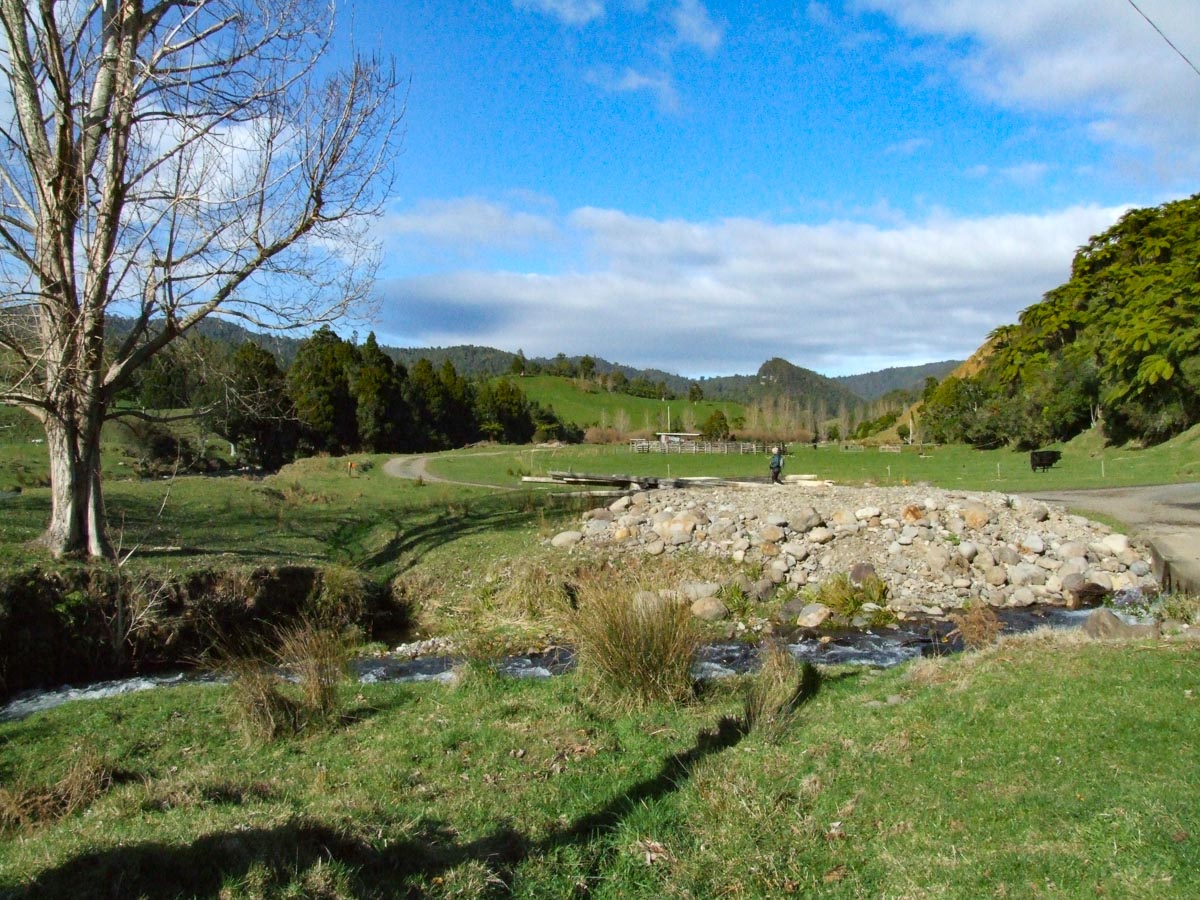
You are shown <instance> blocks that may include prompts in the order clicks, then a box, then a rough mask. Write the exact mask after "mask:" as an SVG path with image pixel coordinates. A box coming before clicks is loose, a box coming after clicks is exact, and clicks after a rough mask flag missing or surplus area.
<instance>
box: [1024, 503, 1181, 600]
mask: <svg viewBox="0 0 1200 900" xmlns="http://www.w3.org/2000/svg"><path fill="white" fill-rule="evenodd" d="M1027 496H1030V497H1033V498H1035V499H1038V500H1044V501H1049V502H1052V503H1061V504H1062V505H1063V506H1066V507H1067V508H1068V509H1073V510H1077V511H1078V512H1080V513H1083V514H1086V513H1099V514H1101V515H1104V516H1107V517H1109V518H1111V519H1115V520H1116V521H1118V522H1121V523H1123V524H1124V525H1125V526H1126V527H1127V528H1128V529H1129V531H1130V533H1132V534H1136V535H1139V536H1141V537H1143V538H1145V539H1146V540H1147V541H1148V542H1149V543H1150V546H1151V547H1152V548H1153V550H1154V559H1155V564H1156V572H1157V574H1158V577H1159V581H1160V582H1161V583H1162V585H1163V587H1171V588H1174V589H1176V590H1182V591H1188V592H1197V591H1200V483H1192V484H1164V485H1152V486H1149V487H1126V488H1100V489H1097V490H1087V491H1043V492H1038V493H1031V494H1028V495H1027Z"/></svg>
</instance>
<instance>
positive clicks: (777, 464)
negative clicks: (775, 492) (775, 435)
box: [770, 447, 783, 484]
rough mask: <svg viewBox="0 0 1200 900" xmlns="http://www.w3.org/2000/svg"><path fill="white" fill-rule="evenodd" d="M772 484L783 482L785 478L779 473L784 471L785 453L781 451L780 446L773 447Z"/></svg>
mask: <svg viewBox="0 0 1200 900" xmlns="http://www.w3.org/2000/svg"><path fill="white" fill-rule="evenodd" d="M770 466H771V484H783V479H781V478H780V477H779V473H780V472H781V471H783V454H782V453H780V452H779V448H778V447H772V448H771V463H770Z"/></svg>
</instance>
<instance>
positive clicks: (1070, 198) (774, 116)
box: [357, 0, 1200, 376]
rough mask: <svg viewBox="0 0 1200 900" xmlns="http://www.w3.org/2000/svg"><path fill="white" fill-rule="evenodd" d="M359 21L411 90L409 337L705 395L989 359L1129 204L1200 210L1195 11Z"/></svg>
mask: <svg viewBox="0 0 1200 900" xmlns="http://www.w3.org/2000/svg"><path fill="white" fill-rule="evenodd" d="M357 6H358V7H360V8H363V7H368V6H370V7H372V9H373V11H372V13H371V15H372V18H373V19H382V20H383V21H381V22H380V23H379V24H380V27H381V28H385V29H387V30H388V33H389V34H393V33H394V40H395V43H394V45H393V47H392V49H393V50H394V52H395V53H396V54H397V58H398V63H399V65H400V67H401V71H404V70H405V68H409V69H410V70H411V72H412V87H411V90H410V93H409V97H408V122H407V124H408V133H407V147H406V152H405V156H404V157H403V158H402V159H401V160H400V169H401V179H400V183H401V185H402V186H403V193H402V196H400V197H398V198H397V199H396V202H395V204H394V205H393V208H392V211H391V213H390V215H388V216H387V217H386V218H385V220H384V221H383V222H382V223H381V225H380V227H381V235H380V236H381V238H382V240H383V242H384V250H385V257H384V259H385V262H384V265H383V267H382V269H381V272H380V280H379V283H378V294H379V301H380V316H379V319H378V321H377V322H376V323H375V326H376V331H377V333H378V335H379V337H380V339H381V340H382V341H384V342H386V343H390V344H395V345H400V346H445V345H451V344H460V343H467V344H481V345H488V346H495V347H499V348H502V349H507V350H511V351H514V352H515V351H516V350H517V349H521V350H523V351H524V352H525V353H526V355H528V356H552V355H554V354H555V353H558V352H564V353H567V354H569V355H581V354H585V353H586V354H592V355H594V356H602V357H604V358H607V359H610V360H613V361H617V362H622V363H627V364H630V365H635V366H640V367H653V368H660V369H666V370H669V371H674V372H679V373H680V374H684V375H689V376H702V375H721V374H733V373H749V372H753V371H755V370H756V369H757V368H758V366H759V365H760V364H761V363H762V362H763V361H765V360H766V359H768V358H770V357H774V356H781V357H784V358H786V359H789V360H790V361H792V362H794V363H796V364H798V365H801V366H805V367H807V368H811V369H815V370H816V371H819V372H823V373H825V374H828V375H838V374H849V373H855V372H865V371H869V370H873V369H878V368H883V367H886V366H891V365H909V364H917V363H923V362H928V361H932V360H940V359H947V358H962V357H965V356H967V355H969V354H970V353H971V352H972V351H974V350H975V349H976V348H977V347H978V346H979V344H980V343H982V341H983V339H984V338H985V337H986V335H987V334H988V332H989V331H991V330H992V329H993V328H995V327H996V326H998V325H1001V324H1004V323H1006V322H1012V321H1015V319H1016V316H1017V314H1018V313H1019V311H1020V310H1021V309H1023V308H1025V307H1026V306H1029V305H1030V304H1031V303H1035V302H1037V301H1038V300H1039V299H1040V298H1041V295H1042V294H1043V293H1044V292H1045V291H1047V290H1049V289H1050V288H1052V287H1054V286H1055V285H1057V284H1060V283H1062V282H1063V281H1064V280H1065V279H1066V278H1067V277H1068V275H1069V271H1070V263H1071V257H1072V255H1073V254H1074V252H1075V250H1076V248H1077V247H1078V246H1080V245H1081V244H1083V243H1085V242H1086V241H1087V240H1088V238H1089V237H1090V236H1091V235H1094V234H1096V233H1098V232H1100V231H1102V230H1104V229H1105V228H1107V227H1108V226H1109V225H1111V224H1112V223H1113V222H1114V221H1115V220H1116V219H1117V218H1118V217H1119V216H1120V215H1121V213H1122V212H1123V211H1124V210H1126V209H1128V208H1129V207H1130V206H1133V205H1148V204H1154V203H1159V202H1162V201H1164V200H1167V199H1172V198H1175V197H1179V196H1186V195H1188V194H1190V193H1193V192H1195V190H1197V188H1196V186H1195V182H1194V178H1195V172H1196V171H1197V164H1198V163H1200V149H1197V148H1200V140H1198V138H1200V75H1198V74H1197V72H1196V71H1195V70H1194V68H1193V66H1192V65H1191V63H1192V62H1196V61H1200V17H1197V16H1194V15H1192V14H1191V13H1190V12H1189V11H1188V9H1187V7H1188V4H1178V3H1175V2H1173V0H1139V2H1138V3H1137V6H1136V7H1135V6H1134V5H1133V3H1131V2H1129V0H1011V2H1009V3H1006V4H1003V5H1001V4H980V3H977V2H975V0H846V2H841V3H839V2H832V0H831V2H815V0H814V2H809V3H808V4H807V6H806V7H800V6H798V7H797V9H796V10H795V11H792V10H791V9H789V8H787V7H788V6H789V5H781V8H780V10H773V11H771V12H764V11H747V10H746V9H744V7H743V5H742V4H735V3H727V4H725V3H718V2H715V0H710V2H708V3H704V2H702V0H661V2H657V0H507V2H505V0H490V2H481V3H473V4H467V3H463V4H462V5H461V6H459V4H458V3H457V0H447V2H446V3H445V4H438V9H437V10H436V11H432V10H430V9H428V7H427V5H419V4H410V3H407V2H402V3H398V4H383V3H378V4H371V3H367V2H366V0H359V2H358V4H357ZM1139 8H1140V11H1141V12H1140V13H1139ZM1143 14H1144V16H1145V17H1143ZM358 15H359V17H360V18H361V17H362V13H361V12H360V13H359V14H358ZM1147 18H1148V19H1149V20H1151V21H1152V22H1153V24H1154V25H1156V26H1157V27H1158V28H1159V29H1161V31H1162V33H1163V34H1165V35H1166V36H1167V38H1169V39H1170V41H1171V43H1173V44H1174V45H1175V48H1174V49H1173V48H1172V47H1171V46H1170V45H1169V44H1168V43H1167V41H1166V40H1164V38H1163V37H1162V36H1161V35H1160V34H1159V33H1157V32H1156V31H1155V28H1154V27H1152V25H1151V24H1149V23H1148V21H1147ZM1184 57H1186V59H1185V58H1184Z"/></svg>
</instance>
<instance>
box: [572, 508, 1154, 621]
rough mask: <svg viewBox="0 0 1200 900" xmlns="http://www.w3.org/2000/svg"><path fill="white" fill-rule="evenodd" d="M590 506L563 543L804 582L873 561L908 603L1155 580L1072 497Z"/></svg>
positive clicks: (949, 605)
mask: <svg viewBox="0 0 1200 900" xmlns="http://www.w3.org/2000/svg"><path fill="white" fill-rule="evenodd" d="M583 518H584V521H585V523H586V526H587V527H584V528H583V529H582V530H581V531H576V532H570V533H569V534H570V539H562V538H556V539H554V540H552V541H551V543H553V544H554V545H555V546H564V545H566V546H569V547H584V548H586V547H589V546H591V547H607V548H615V549H617V550H620V551H624V552H629V553H648V554H652V555H659V554H671V553H679V552H683V551H688V552H694V553H704V554H712V555H718V556H723V557H727V558H729V559H731V560H733V561H735V562H738V563H745V564H747V565H752V566H754V567H755V568H759V569H761V571H762V572H763V577H764V578H765V579H767V580H769V582H770V583H771V584H773V585H790V586H792V587H794V588H802V587H804V586H806V585H809V584H815V583H820V582H821V581H823V580H825V579H827V578H829V577H831V576H833V575H835V574H838V573H850V574H851V575H852V577H853V576H855V575H857V576H858V578H857V579H855V580H861V578H863V577H865V576H866V574H867V573H872V574H874V575H876V576H877V577H878V578H880V579H882V580H883V581H884V582H885V583H886V584H887V586H888V606H889V608H890V609H891V610H892V611H893V612H897V613H900V614H916V615H933V616H938V615H944V614H945V613H946V612H947V611H951V610H955V609H959V608H961V607H962V606H963V605H965V604H967V603H970V602H977V601H982V602H985V603H987V604H989V605H991V606H1028V605H1031V604H1035V603H1051V604H1060V605H1077V604H1079V603H1080V602H1081V598H1087V599H1089V600H1090V599H1091V598H1092V597H1094V596H1095V595H1096V591H1097V589H1099V590H1100V591H1102V592H1116V591H1119V590H1123V589H1129V588H1138V589H1144V590H1155V589H1156V588H1157V585H1156V584H1155V582H1154V578H1153V576H1152V574H1151V563H1150V552H1149V549H1148V548H1147V547H1144V546H1141V545H1137V544H1135V543H1134V542H1132V541H1131V540H1130V539H1129V538H1128V537H1126V536H1125V535H1123V534H1115V533H1113V532H1112V530H1111V529H1109V528H1108V527H1107V526H1105V525H1103V524H1100V523H1097V522H1092V521H1090V520H1088V519H1086V518H1084V517H1082V516H1077V515H1071V514H1068V513H1067V512H1066V511H1065V510H1064V509H1063V508H1061V507H1057V506H1049V505H1046V504H1044V503H1040V502H1035V501H1030V500H1026V499H1024V498H1021V497H1013V496H1009V495H1005V494H999V493H968V492H956V491H946V490H940V489H936V488H929V487H897V488H880V487H863V488H849V487H812V488H810V487H803V486H794V485H790V486H787V487H782V488H781V487H769V486H763V487H758V486H736V487H731V486H722V487H703V488H686V489H668V490H658V491H651V492H641V493H637V494H635V495H633V496H632V497H622V498H621V499H619V500H618V501H616V502H615V503H613V504H612V505H611V506H609V507H606V508H603V509H602V510H601V511H599V512H598V511H592V512H589V513H585V514H584V517H583ZM575 534H579V535H580V538H579V540H578V541H576V540H575V539H574V536H575ZM1085 586H1089V587H1087V588H1086V589H1085ZM755 590H756V591H757V590H758V587H757V586H756V587H755ZM1081 591H1082V594H1081V593H1080V592H1081ZM1089 592H1090V594H1089ZM745 593H746V594H748V595H749V594H750V593H751V591H749V590H747V591H745ZM812 612H813V613H814V615H815V614H816V613H815V611H812Z"/></svg>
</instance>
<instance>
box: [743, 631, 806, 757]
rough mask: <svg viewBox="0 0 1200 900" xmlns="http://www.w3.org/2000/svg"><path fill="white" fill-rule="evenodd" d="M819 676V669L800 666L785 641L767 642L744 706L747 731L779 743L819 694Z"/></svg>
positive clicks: (804, 665)
mask: <svg viewBox="0 0 1200 900" xmlns="http://www.w3.org/2000/svg"><path fill="white" fill-rule="evenodd" d="M820 677H821V676H820V673H819V672H818V671H817V668H816V666H814V665H813V664H812V663H807V662H806V663H801V662H800V661H799V660H797V659H796V657H794V656H792V654H791V652H790V651H789V650H788V648H787V645H786V644H784V643H783V642H782V641H777V640H776V641H768V642H767V643H766V644H764V645H763V649H762V667H761V668H760V669H759V670H758V672H757V673H756V674H755V675H754V677H753V680H752V681H751V682H750V687H749V689H748V690H747V691H746V699H745V702H744V704H743V707H742V708H743V723H744V725H745V729H746V731H748V732H751V733H758V734H760V735H762V736H763V738H764V739H766V740H767V741H770V742H775V741H777V740H779V739H780V738H781V737H782V736H783V735H784V733H785V732H786V731H787V730H788V728H789V727H790V726H791V724H792V722H793V721H794V719H795V716H796V711H797V710H798V709H799V708H800V706H801V705H803V704H804V703H805V702H806V701H807V700H809V699H810V698H811V697H812V696H813V695H814V694H815V693H816V691H817V688H818V686H819V685H820Z"/></svg>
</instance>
